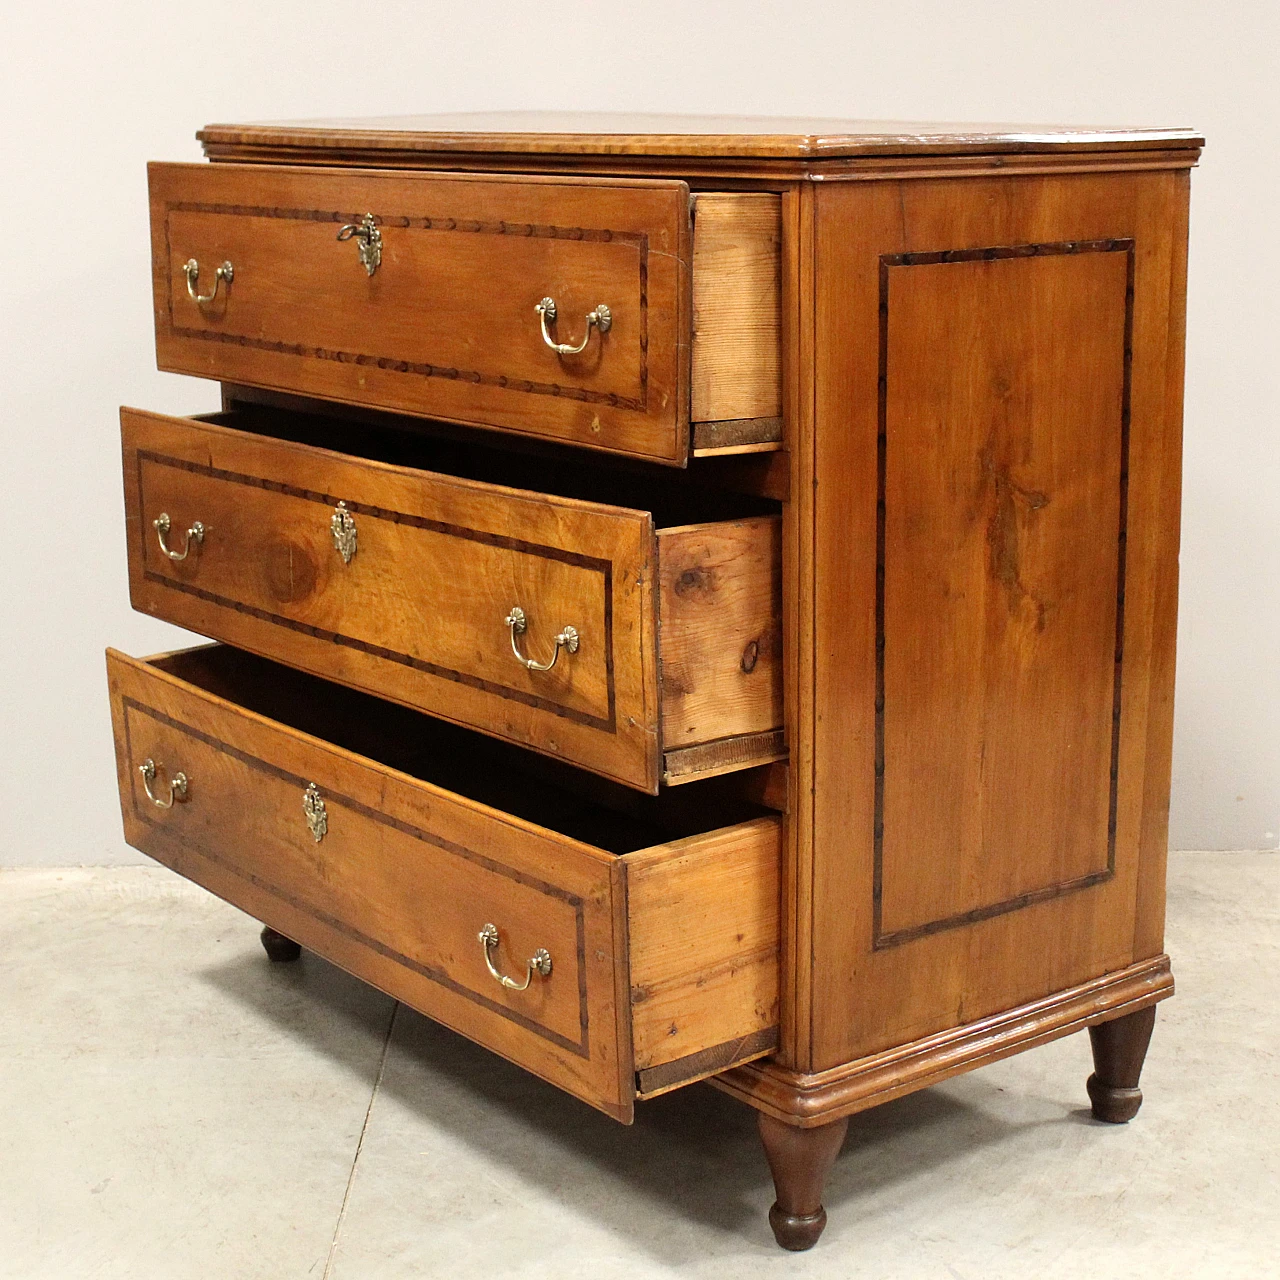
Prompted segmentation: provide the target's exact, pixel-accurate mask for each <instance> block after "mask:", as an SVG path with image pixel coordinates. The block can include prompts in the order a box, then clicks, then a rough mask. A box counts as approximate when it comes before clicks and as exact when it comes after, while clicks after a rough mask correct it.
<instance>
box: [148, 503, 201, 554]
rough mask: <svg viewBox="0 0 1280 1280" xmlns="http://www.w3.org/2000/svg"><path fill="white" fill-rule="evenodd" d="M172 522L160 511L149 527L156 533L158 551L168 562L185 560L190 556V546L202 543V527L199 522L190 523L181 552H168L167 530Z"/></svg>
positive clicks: (165, 512) (165, 513)
mask: <svg viewBox="0 0 1280 1280" xmlns="http://www.w3.org/2000/svg"><path fill="white" fill-rule="evenodd" d="M172 523H173V522H172V521H171V520H170V519H169V513H168V512H167V511H162V512H161V513H160V514H159V515H158V516H156V518H155V519H154V520H153V521H152V522H151V527H152V528H153V529H154V530H155V531H156V537H157V538H158V539H159V540H160V550H161V551H163V552H164V553H165V555H167V556H168V557H169V559H170V560H185V559H186V558H187V557H188V556H189V555H190V554H191V548H192V546H197V547H198V546H199V545H200V544H201V543H202V542H203V541H204V525H202V524H201V523H200V521H199V520H193V521H192V522H191V528H190V529H188V530H187V541H186V544H185V545H184V546H183V548H182V550H181V551H170V550H169V541H168V539H169V530H170V528H172Z"/></svg>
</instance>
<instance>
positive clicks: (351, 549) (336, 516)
mask: <svg viewBox="0 0 1280 1280" xmlns="http://www.w3.org/2000/svg"><path fill="white" fill-rule="evenodd" d="M329 532H330V533H331V534H333V545H334V547H335V548H336V550H337V552H338V554H339V555H340V556H341V557H342V563H343V564H350V563H351V560H352V557H353V556H354V555H355V553H356V518H355V516H353V515H352V514H351V512H350V511H348V510H347V504H346V503H345V502H340V503H338V505H337V507H336V508H335V509H334V512H333V515H331V516H330V517H329Z"/></svg>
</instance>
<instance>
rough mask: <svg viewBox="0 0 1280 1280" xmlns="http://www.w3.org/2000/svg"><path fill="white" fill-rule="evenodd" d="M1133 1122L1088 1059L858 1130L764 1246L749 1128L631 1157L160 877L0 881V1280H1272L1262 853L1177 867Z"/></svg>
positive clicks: (1271, 1058)
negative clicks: (788, 1242)
mask: <svg viewBox="0 0 1280 1280" xmlns="http://www.w3.org/2000/svg"><path fill="white" fill-rule="evenodd" d="M1168 949H1169V951H1170V952H1171V953H1172V955H1173V957H1174V968H1175V972H1176V974H1177V978H1178V984H1179V995H1178V996H1177V998H1175V999H1174V1000H1173V1001H1172V1002H1170V1003H1167V1004H1165V1005H1162V1006H1161V1010H1160V1013H1159V1015H1158V1017H1157V1022H1156V1034H1155V1038H1154V1040H1153V1042H1152V1047H1151V1053H1150V1056H1149V1058H1148V1061H1147V1071H1146V1074H1145V1075H1144V1077H1143V1088H1144V1091H1145V1092H1146V1095H1147V1102H1146V1105H1145V1107H1144V1108H1143V1111H1142V1113H1141V1115H1140V1116H1139V1117H1138V1119H1137V1120H1136V1121H1135V1122H1134V1123H1133V1124H1131V1125H1129V1126H1126V1127H1119V1128H1112V1127H1110V1126H1105V1125H1097V1124H1095V1123H1093V1121H1092V1120H1091V1119H1090V1118H1089V1115H1088V1111H1087V1109H1086V1100H1085V1092H1084V1080H1085V1076H1086V1075H1087V1073H1088V1070H1089V1050H1088V1042H1087V1038H1086V1037H1085V1036H1083V1035H1078V1036H1073V1037H1071V1038H1069V1039H1067V1040H1061V1041H1058V1042H1057V1043H1056V1044H1053V1045H1050V1046H1047V1047H1045V1048H1042V1049H1038V1050H1035V1051H1033V1052H1030V1053H1026V1054H1023V1055H1021V1056H1019V1057H1017V1058H1014V1059H1010V1060H1009V1061H1006V1062H1003V1063H999V1064H997V1065H996V1066H993V1067H988V1068H986V1069H984V1070H982V1071H978V1072H976V1073H973V1074H971V1075H968V1076H965V1077H961V1078H960V1079H957V1080H953V1081H950V1082H948V1083H946V1084H944V1085H941V1086H939V1087H937V1088H934V1089H931V1090H928V1091H926V1092H924V1093H920V1094H916V1095H915V1096H913V1097H910V1098H906V1099H903V1100H901V1101H898V1102H895V1103H890V1104H889V1105H887V1106H885V1107H882V1108H880V1109H879V1110H876V1111H872V1112H868V1113H865V1114H863V1115H862V1116H858V1117H855V1119H854V1121H853V1123H852V1124H851V1126H850V1130H849V1138H848V1141H847V1142H846V1144H845V1148H844V1151H843V1153H842V1155H841V1157H840V1159H839V1160H838V1162H837V1164H836V1167H835V1170H834V1172H833V1174H832V1176H831V1179H830V1181H829V1183H828V1190H827V1196H826V1204H827V1209H828V1212H829V1214H830V1225H829V1226H828V1228H827V1232H826V1235H825V1236H824V1237H823V1239H822V1241H821V1242H820V1243H819V1245H818V1247H817V1248H816V1249H815V1250H814V1251H813V1252H812V1253H808V1254H798V1255H790V1254H785V1253H783V1252H782V1251H780V1250H778V1249H776V1248H775V1246H774V1244H773V1242H772V1238H771V1237H770V1235H769V1229H768V1226H767V1225H766V1222H765V1212H766V1210H767V1208H768V1206H769V1203H770V1201H771V1199H772V1188H771V1185H770V1182H769V1177H768V1173H767V1171H766V1168H765V1164H764V1160H763V1157H762V1155H761V1153H760V1151H759V1149H758V1146H757V1141H756V1136H755V1126H754V1123H753V1119H752V1115H751V1113H750V1112H748V1111H747V1110H746V1109H745V1108H743V1107H741V1106H739V1105H738V1104H736V1103H734V1102H732V1101H731V1100H730V1099H728V1098H725V1097H723V1096H722V1095H721V1094H718V1093H716V1092H715V1091H714V1090H712V1089H710V1088H708V1087H706V1086H704V1085H695V1086H693V1087H692V1088H689V1089H685V1090H682V1091H679V1092H677V1093H675V1094H671V1095H668V1096H667V1097H665V1098H662V1099H659V1100H657V1101H655V1102H652V1103H648V1104H644V1105H642V1106H641V1107H640V1108H638V1117H637V1122H636V1124H635V1126H634V1128H631V1129H624V1128H622V1127H621V1126H619V1125H616V1124H614V1122H612V1121H610V1120H607V1119H605V1118H604V1117H603V1116H599V1115H597V1114H596V1113H595V1112H593V1111H591V1110H589V1109H588V1108H587V1107H585V1106H583V1105H581V1104H579V1103H577V1102H575V1101H574V1100H573V1099H571V1098H568V1097H566V1096H565V1095H562V1094H560V1093H559V1092H557V1091H556V1090H555V1089H552V1088H550V1087H549V1086H547V1085H544V1084H542V1083H540V1082H539V1081H537V1080H534V1079H533V1078H531V1077H530V1076H527V1075H525V1074H524V1073H523V1072H521V1071H519V1070H517V1069H516V1068H514V1067H511V1066H509V1065H508V1064H506V1063H504V1062H502V1061H500V1060H498V1059H497V1058H495V1057H493V1056H491V1055H490V1054H487V1053H485V1052H484V1051H483V1050H480V1049H477V1048H475V1047H474V1046H472V1045H470V1044H468V1043H467V1042H466V1041H464V1040H462V1039H461V1038H459V1037H457V1036H455V1035H453V1034H451V1033H450V1032H448V1031H445V1030H443V1029H442V1028H440V1027H437V1026H434V1025H433V1024H431V1023H429V1022H427V1021H426V1020H425V1019H423V1018H420V1017H418V1016H417V1015H415V1014H413V1013H411V1012H409V1011H408V1010H406V1009H404V1008H397V1007H396V1006H395V1005H394V1004H393V1003H392V1002H391V1001H390V1000H388V999H387V998H386V997H384V996H382V995H379V994H378V993H377V992H374V991H372V990H370V989H369V988H367V987H364V986H363V985H362V984H360V983H359V982H357V981H355V980H354V979H351V978H349V977H347V976H346V975H345V974H343V973H341V972H339V971H337V970H335V969H333V968H332V967H330V966H328V965H326V964H324V963H323V962H321V961H319V960H317V959H316V958H315V957H314V956H304V958H303V961H302V962H301V964H298V965H286V966H270V965H268V963H267V961H266V959H265V957H264V956H263V954H262V952H261V950H260V949H259V946H258V941H257V928H256V926H255V925H254V923H253V922H251V921H250V920H248V919H247V918H246V917H245V916H243V915H241V914H240V913H239V912H238V911H236V910H234V909H233V908H231V907H228V906H226V905H225V904H223V903H221V902H218V901H217V900H215V899H214V898H212V897H210V896H208V895H207V894H204V893H203V892H201V891H200V890H198V889H195V888H193V887H192V886H190V885H187V884H185V883H184V882H183V881H181V880H179V879H178V878H177V877H176V876H173V875H171V874H170V873H169V872H167V871H164V870H162V869H160V868H152V867H124V868H116V869H86V870H32V871H22V870H16V871H15V870H10V871H0V978H2V982H3V993H2V994H0V1277H3V1278H4V1280H11V1278H12V1280H17V1278H18V1277H22V1280H28V1278H38V1280H63V1278H64V1277H65V1278H66V1280H90V1278H92V1280H107V1278H110V1277H121V1278H123V1277H128V1278H129V1280H196V1278H197V1277H198V1278H199V1280H210V1278H214V1277H216V1278H218V1280H256V1278H257V1277H262V1280H304V1278H305V1280H399V1278H400V1277H410V1276H412V1277H418V1278H428V1280H429V1278H433V1277H449V1278H450V1280H456V1278H458V1277H481V1276H483V1277H488V1278H490V1280H492V1278H493V1277H507V1276H513V1277H521V1278H528V1280H533V1278H534V1277H546V1278H548V1280H551V1278H552V1277H554V1278H555V1280H570V1278H575V1277H590V1278H591V1280H615V1278H616V1280H621V1278H623V1277H639V1276H668V1275H678V1276H689V1277H722V1278H724V1280H746V1278H749V1277H758V1276H768V1277H774V1276H778V1277H783V1276H806V1277H827V1276H830V1277H837V1276H838V1277H841V1280H851V1278H853V1277H877V1278H880V1277H883V1278H884V1280H914V1278H915V1277H927V1278H932V1277H937V1278H938V1280H1002V1278H1004V1277H1009V1278H1010V1280H1013V1278H1015V1277H1016V1278H1017V1280H1028V1278H1030V1277H1035V1278H1036V1280H1053V1278H1055V1277H1063V1278H1067V1277H1070V1280H1079V1277H1081V1276H1088V1277H1089V1278H1090V1280H1106V1278H1108V1277H1117V1278H1119V1277H1124V1280H1143V1278H1145V1277H1160V1278H1161V1280H1176V1278H1178V1277H1195V1278H1196V1280H1205V1278H1206V1277H1211V1276H1219V1275H1220V1276H1230V1277H1232V1278H1233V1280H1251V1278H1252V1277H1266V1276H1278V1275H1280V1178H1278V1177H1277V1173H1278V1172H1280V1156H1278V1154H1277V1153H1278V1151H1280V1089H1278V1088H1277V1084H1278V1083H1280V1081H1278V1079H1277V1076H1278V1072H1277V1048H1278V1047H1280V1002H1278V1000H1277V996H1276V994H1275V992H1276V987H1275V982H1276V976H1277V968H1278V964H1280V855H1277V854H1178V855H1175V856H1174V857H1173V858H1172V859H1171V878H1170V902H1169V931H1168Z"/></svg>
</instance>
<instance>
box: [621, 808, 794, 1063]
mask: <svg viewBox="0 0 1280 1280" xmlns="http://www.w3.org/2000/svg"><path fill="white" fill-rule="evenodd" d="M780 832H781V823H780V821H779V819H777V818H762V819H760V821H758V822H755V823H748V824H745V825H742V826H737V827H731V828H728V829H727V830H723V831H719V832H716V833H715V834H714V835H710V836H695V837H692V838H691V839H689V840H683V841H677V842H675V843H673V844H670V845H666V846H659V847H657V848H654V849H647V850H645V851H643V852H642V853H633V854H628V855H627V857H626V859H625V860H624V861H625V863H626V869H627V918H628V922H629V930H630V939H631V1016H632V1024H633V1037H634V1041H633V1042H634V1053H635V1064H636V1069H637V1070H638V1071H644V1070H647V1069H648V1068H650V1067H653V1066H655V1065H657V1064H658V1063H662V1062H669V1061H671V1060H673V1059H676V1058H685V1057H688V1056H690V1055H692V1054H696V1053H699V1052H701V1051H703V1050H705V1049H709V1048H712V1047H714V1046H717V1045H720V1044H722V1043H724V1042H726V1041H729V1040H731V1039H733V1038H735V1037H739V1036H742V1035H744V1034H747V1033H758V1032H762V1031H765V1030H768V1029H770V1028H774V1027H776V1026H777V1024H778V939H779V917H778V912H779V902H778V851H779V837H780ZM730 904H732V905H730Z"/></svg>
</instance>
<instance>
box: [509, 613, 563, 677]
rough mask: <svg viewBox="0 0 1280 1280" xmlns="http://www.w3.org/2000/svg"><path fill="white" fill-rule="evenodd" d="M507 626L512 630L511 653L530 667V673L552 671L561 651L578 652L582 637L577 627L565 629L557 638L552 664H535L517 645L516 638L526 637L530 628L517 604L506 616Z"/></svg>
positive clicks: (518, 660)
mask: <svg viewBox="0 0 1280 1280" xmlns="http://www.w3.org/2000/svg"><path fill="white" fill-rule="evenodd" d="M506 624H507V626H508V627H510V628H511V652H512V653H514V654H515V655H516V661H517V662H519V663H521V664H523V665H524V666H526V667H528V668H529V670H530V671H550V670H551V668H552V667H554V666H555V665H556V660H557V659H558V658H559V657H560V650H561V649H568V650H569V652H570V653H577V652H578V644H579V643H580V637H579V636H578V630H577V628H576V627H565V629H564V630H563V631H562V632H560V634H559V635H558V636H556V647H555V652H553V653H552V655H551V661H550V662H535V661H534V660H533V659H532V658H526V657H525V656H524V654H523V653H521V652H520V646H519V645H518V644H517V643H516V636H522V635H524V633H525V631H526V630H527V628H528V625H529V624H528V621H527V620H526V618H525V616H524V610H523V609H522V608H521V607H520V606H519V605H518V604H517V605H512V607H511V612H510V613H509V614H507V616H506Z"/></svg>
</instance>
